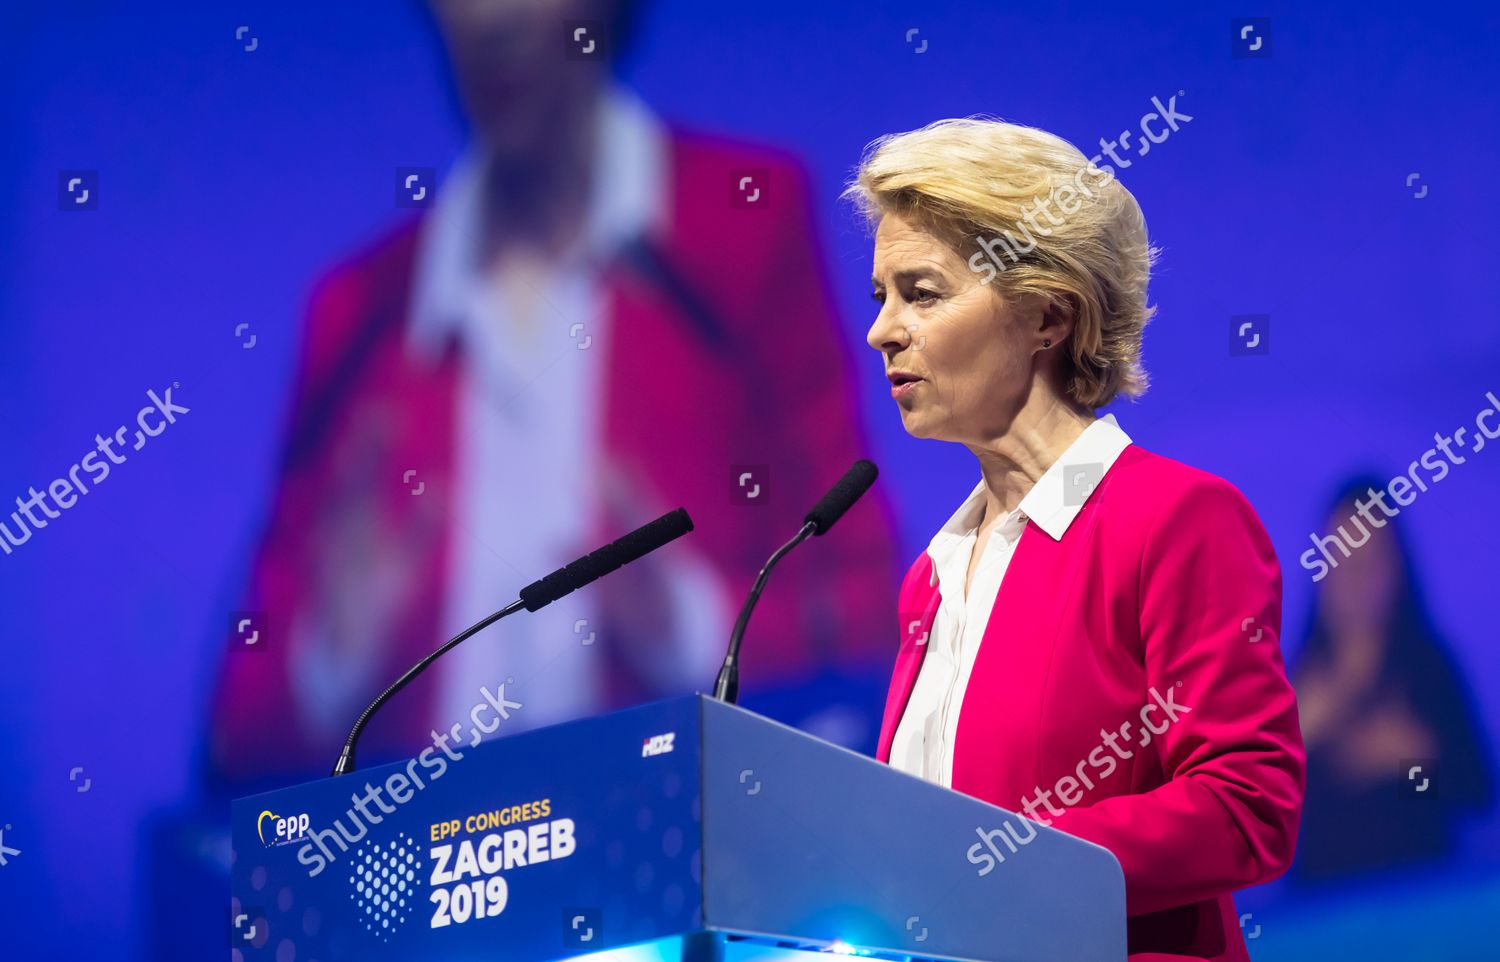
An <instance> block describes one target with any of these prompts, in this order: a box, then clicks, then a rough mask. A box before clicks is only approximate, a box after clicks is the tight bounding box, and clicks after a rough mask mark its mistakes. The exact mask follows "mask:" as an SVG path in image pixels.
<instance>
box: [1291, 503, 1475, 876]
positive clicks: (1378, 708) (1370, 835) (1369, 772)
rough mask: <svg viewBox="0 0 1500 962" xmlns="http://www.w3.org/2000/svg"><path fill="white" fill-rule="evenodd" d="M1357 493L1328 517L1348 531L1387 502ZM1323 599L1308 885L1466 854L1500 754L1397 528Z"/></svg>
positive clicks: (1313, 680)
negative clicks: (1463, 832)
mask: <svg viewBox="0 0 1500 962" xmlns="http://www.w3.org/2000/svg"><path fill="white" fill-rule="evenodd" d="M1382 484H1383V481H1382V480H1379V479H1376V478H1375V477H1373V476H1372V477H1369V478H1360V479H1357V480H1354V481H1351V482H1350V483H1349V484H1348V485H1346V486H1345V487H1344V489H1343V490H1342V491H1341V492H1340V494H1339V496H1338V498H1337V500H1336V502H1335V503H1334V505H1333V507H1332V509H1331V510H1330V511H1329V514H1328V524H1327V531H1328V532H1330V533H1331V532H1332V531H1334V530H1335V528H1337V526H1339V525H1340V524H1342V525H1344V526H1345V528H1346V530H1347V529H1349V527H1350V521H1349V519H1351V518H1353V517H1355V515H1356V508H1355V503H1356V502H1357V501H1360V500H1364V499H1366V498H1367V497H1368V493H1369V491H1371V490H1379V489H1380V488H1381V486H1382ZM1379 520H1381V521H1383V522H1384V523H1383V524H1382V525H1381V526H1378V527H1377V526H1375V525H1373V524H1372V525H1370V526H1369V527H1365V526H1364V525H1363V523H1361V524H1360V530H1361V531H1363V532H1364V533H1365V534H1366V536H1367V537H1366V539H1365V540H1363V541H1360V542H1358V543H1355V542H1354V541H1353V540H1352V539H1351V540H1350V541H1349V542H1348V543H1349V545H1350V548H1349V553H1348V555H1347V557H1346V556H1344V555H1343V554H1342V553H1340V554H1339V555H1338V557H1337V560H1338V564H1337V566H1336V567H1334V568H1333V569H1332V571H1331V572H1330V573H1329V574H1328V576H1327V578H1326V579H1324V580H1323V581H1322V582H1321V584H1320V586H1319V593H1318V594H1317V596H1316V599H1315V601H1314V604H1313V610H1312V618H1311V626H1310V628H1309V630H1308V633H1307V637H1306V640H1305V644H1304V647H1303V649H1302V655H1301V658H1300V659H1299V663H1298V667H1297V671H1296V673H1295V684H1296V688H1297V693H1298V705H1299V711H1300V715H1301V721H1302V736H1303V739H1304V740H1305V743H1306V746H1307V800H1306V804H1305V807H1304V809H1303V814H1302V830H1301V834H1300V836H1299V838H1298V843H1297V863H1296V864H1295V865H1294V867H1293V871H1294V873H1295V875H1296V877H1298V878H1300V879H1302V880H1305V881H1315V880H1330V879H1336V878H1341V877H1347V876H1350V875H1353V874H1355V873H1361V872H1374V871H1378V870H1381V869H1396V868H1405V867H1414V866H1418V865H1421V864H1423V863H1430V862H1434V861H1437V860H1440V859H1443V858H1446V857H1448V856H1451V855H1453V854H1454V853H1455V846H1456V840H1457V835H1458V830H1459V829H1460V827H1461V826H1462V825H1463V824H1464V822H1465V820H1466V819H1468V818H1470V817H1472V816H1475V815H1479V814H1481V813H1483V812H1484V811H1486V810H1487V809H1488V808H1489V806H1490V804H1491V800H1492V797H1493V774H1492V771H1491V765H1490V761H1489V756H1488V742H1487V739H1486V738H1485V737H1484V732H1483V731H1482V729H1481V727H1480V722H1479V720H1478V716H1477V713H1476V711H1475V704H1474V699H1473V696H1472V694H1471V693H1470V691H1469V688H1468V686H1467V685H1466V684H1465V682H1464V679H1463V675H1462V673H1461V670H1460V668H1459V667H1458V665H1457V664H1456V663H1455V661H1454V659H1453V656H1452V654H1451V653H1450V652H1449V650H1448V647H1447V645H1446V644H1445V643H1444V641H1443V639H1442V638H1441V636H1440V635H1439V633H1438V627H1437V625H1436V623H1435V622H1434V619H1433V617H1432V615H1431V613H1430V612H1429V611H1428V609H1427V606H1426V604H1425V603H1424V601H1423V599H1422V592H1421V589H1420V586H1419V583H1418V578H1417V574H1416V570H1415V568H1414V566H1413V564H1412V560H1411V555H1410V554H1409V552H1408V551H1407V548H1406V545H1405V542H1404V539H1403V537H1402V534H1401V528H1400V524H1401V521H1400V520H1399V519H1395V518H1391V519H1379Z"/></svg>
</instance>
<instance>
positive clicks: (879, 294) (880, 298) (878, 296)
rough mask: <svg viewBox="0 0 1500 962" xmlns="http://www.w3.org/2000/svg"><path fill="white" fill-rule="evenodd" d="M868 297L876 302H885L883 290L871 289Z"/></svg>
mask: <svg viewBox="0 0 1500 962" xmlns="http://www.w3.org/2000/svg"><path fill="white" fill-rule="evenodd" d="M870 298H871V300H873V301H874V302H875V303H876V304H884V303H885V291H871V292H870Z"/></svg>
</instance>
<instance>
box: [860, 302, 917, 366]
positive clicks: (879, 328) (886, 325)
mask: <svg viewBox="0 0 1500 962" xmlns="http://www.w3.org/2000/svg"><path fill="white" fill-rule="evenodd" d="M910 340H911V332H910V331H908V330H907V329H906V328H905V327H904V326H902V325H901V324H899V323H897V320H896V311H895V310H894V309H893V308H892V307H891V306H890V305H888V304H883V305H881V308H880V313H879V314H877V315H875V323H874V324H871V325H870V331H869V333H868V334H866V335H865V343H866V344H868V345H870V346H871V347H873V348H874V349H875V350H877V351H879V352H881V353H882V354H884V353H886V352H888V351H899V350H901V349H902V348H904V347H906V345H907V344H908V343H909V342H910Z"/></svg>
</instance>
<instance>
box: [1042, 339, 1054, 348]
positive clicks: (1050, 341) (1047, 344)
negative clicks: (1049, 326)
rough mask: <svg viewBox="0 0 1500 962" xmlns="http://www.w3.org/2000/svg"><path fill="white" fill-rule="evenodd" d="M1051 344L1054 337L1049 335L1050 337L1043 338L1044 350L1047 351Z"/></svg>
mask: <svg viewBox="0 0 1500 962" xmlns="http://www.w3.org/2000/svg"><path fill="white" fill-rule="evenodd" d="M1051 346H1052V338H1050V337H1049V338H1044V339H1043V340H1042V350H1044V351H1045V350H1046V349H1047V348H1049V347H1051Z"/></svg>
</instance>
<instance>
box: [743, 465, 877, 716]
mask: <svg viewBox="0 0 1500 962" xmlns="http://www.w3.org/2000/svg"><path fill="white" fill-rule="evenodd" d="M879 474H880V471H879V469H878V468H876V467H875V465H874V464H872V463H870V462H869V461H865V460H859V461H856V462H854V466H853V467H851V468H850V469H849V470H848V471H846V472H844V476H843V477H842V478H839V480H838V483H837V484H835V485H834V486H833V487H832V488H831V489H830V490H829V492H828V493H827V494H825V495H823V498H822V500H820V501H819V502H818V503H817V504H815V505H814V506H813V509H812V510H811V511H809V512H807V516H806V517H805V518H803V520H802V529H801V530H800V531H798V532H797V534H796V536H795V537H794V538H792V540H790V541H788V542H787V543H786V544H784V545H782V546H781V547H780V548H777V549H776V553H775V554H773V555H771V558H770V560H769V561H767V562H766V566H765V567H764V568H761V569H760V574H759V575H757V576H756V578H755V584H754V586H753V587H751V589H750V596H749V597H748V598H746V599H745V606H744V607H743V608H741V609H740V616H739V618H738V619H737V620H736V621H735V623H734V631H733V632H732V633H731V634H730V636H729V651H728V652H726V653H725V655H724V664H723V665H722V666H721V667H720V668H719V677H718V679H717V680H716V681H715V682H714V697H715V698H717V699H718V700H719V701H722V702H725V703H727V704H730V705H733V704H735V703H736V702H737V701H738V700H739V697H740V643H741V642H742V641H743V640H744V637H745V627H746V626H747V625H749V624H750V612H752V611H754V610H755V603H756V602H757V601H759V600H760V593H761V592H762V591H764V590H765V588H766V579H768V578H769V577H770V576H771V569H772V568H774V567H775V566H776V562H778V561H780V560H781V559H782V558H783V557H785V556H786V554H787V553H788V552H789V551H791V550H792V549H793V548H795V547H797V545H799V544H801V543H802V542H804V541H806V540H807V539H808V538H810V537H812V536H813V535H818V536H822V535H825V534H827V533H828V529H830V528H832V527H833V525H834V522H836V521H838V519H840V518H842V517H843V516H844V512H846V511H848V510H849V509H850V508H851V507H852V506H853V505H854V502H856V501H858V500H859V499H860V498H861V497H863V496H864V493H865V492H866V491H868V490H870V485H872V484H874V483H875V478H876V476H877V475H879Z"/></svg>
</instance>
